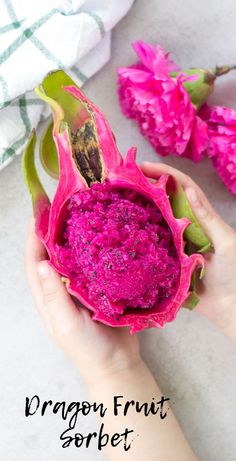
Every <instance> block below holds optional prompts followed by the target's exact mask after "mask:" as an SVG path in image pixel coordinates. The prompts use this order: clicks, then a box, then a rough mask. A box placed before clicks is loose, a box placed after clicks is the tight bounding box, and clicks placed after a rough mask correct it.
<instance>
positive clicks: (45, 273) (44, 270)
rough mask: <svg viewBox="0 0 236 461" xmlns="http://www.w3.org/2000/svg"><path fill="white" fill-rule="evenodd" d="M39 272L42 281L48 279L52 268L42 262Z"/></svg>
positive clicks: (39, 265)
mask: <svg viewBox="0 0 236 461" xmlns="http://www.w3.org/2000/svg"><path fill="white" fill-rule="evenodd" d="M37 271H38V274H39V276H40V277H41V278H42V279H46V278H48V277H49V275H50V267H49V265H48V263H47V262H46V261H43V262H40V263H39V264H38V267H37Z"/></svg>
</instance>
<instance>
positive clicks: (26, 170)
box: [22, 130, 49, 212]
mask: <svg viewBox="0 0 236 461" xmlns="http://www.w3.org/2000/svg"><path fill="white" fill-rule="evenodd" d="M35 143H36V134H35V130H33V131H32V133H31V136H30V138H29V141H28V143H27V145H26V148H25V151H24V153H23V158H22V167H23V174H24V177H25V180H26V184H27V186H28V189H29V191H30V194H31V197H32V204H33V209H34V212H36V211H37V207H38V204H39V203H40V202H41V201H42V199H45V200H46V201H49V199H48V196H47V194H46V192H45V189H44V187H43V186H42V183H41V181H40V179H39V176H38V173H37V170H36V167H35V162H34V149H35Z"/></svg>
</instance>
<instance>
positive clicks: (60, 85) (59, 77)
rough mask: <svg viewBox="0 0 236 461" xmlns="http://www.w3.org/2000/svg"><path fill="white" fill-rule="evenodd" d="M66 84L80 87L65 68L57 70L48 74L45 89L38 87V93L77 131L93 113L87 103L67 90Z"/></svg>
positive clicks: (61, 118)
mask: <svg viewBox="0 0 236 461" xmlns="http://www.w3.org/2000/svg"><path fill="white" fill-rule="evenodd" d="M65 86H74V87H77V88H78V86H77V85H76V83H75V82H74V81H73V80H72V78H70V76H69V75H67V74H66V73H65V72H64V71H63V70H56V71H54V72H50V73H49V74H48V75H46V77H45V78H44V79H43V82H42V89H43V91H42V90H41V89H40V88H39V87H38V88H37V89H36V93H37V94H38V96H39V97H40V98H41V99H44V100H45V101H46V102H47V103H49V104H50V105H51V106H52V109H53V110H54V112H56V114H57V116H58V118H59V121H61V120H65V121H66V122H67V123H68V125H69V127H70V129H71V131H73V132H76V131H77V130H78V129H79V128H80V127H81V126H82V125H83V124H84V123H85V121H86V120H88V119H90V118H91V115H90V113H89V112H88V110H87V107H86V104H85V103H82V102H81V101H80V100H79V99H76V98H75V97H74V96H72V95H71V94H70V93H68V92H67V91H65V90H64V87H65ZM59 112H60V113H59ZM58 130H59V126H58Z"/></svg>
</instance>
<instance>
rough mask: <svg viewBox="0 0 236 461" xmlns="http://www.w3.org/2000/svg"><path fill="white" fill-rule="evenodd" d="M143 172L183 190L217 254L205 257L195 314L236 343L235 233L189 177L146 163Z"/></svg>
mask: <svg viewBox="0 0 236 461" xmlns="http://www.w3.org/2000/svg"><path fill="white" fill-rule="evenodd" d="M141 168H142V171H143V173H144V174H145V175H146V176H147V177H148V178H152V179H157V178H158V177H159V176H160V175H161V174H164V173H167V174H171V175H172V176H173V177H174V178H176V180H177V181H179V182H180V183H181V184H182V186H183V187H184V189H185V193H186V195H187V198H188V200H189V202H190V204H191V207H192V209H193V211H194V213H195V215H196V217H197V219H198V221H199V222H200V224H201V226H202V227H203V229H204V230H205V232H206V234H207V235H208V237H209V238H210V240H211V241H212V243H213V246H214V253H210V254H207V255H205V257H206V259H207V266H206V274H205V277H204V279H203V281H202V283H201V285H200V287H199V290H200V291H199V294H200V302H199V304H198V305H197V307H196V309H195V310H196V311H198V312H200V313H201V314H203V315H205V316H206V317H208V318H209V319H210V320H212V321H213V322H214V323H215V324H216V325H217V326H218V327H219V328H220V329H221V330H222V331H223V332H224V333H225V334H227V335H228V336H229V337H231V339H233V340H234V341H235V342H236V232H235V231H234V230H233V229H232V228H231V227H230V226H228V225H227V224H226V223H225V222H224V221H223V220H222V218H221V217H220V216H219V215H218V214H217V213H216V211H215V210H214V209H213V208H212V206H211V204H210V203H209V202H208V200H207V198H206V196H205V195H204V193H203V191H202V190H201V189H200V188H199V187H198V186H197V184H196V183H195V182H194V181H193V180H192V179H191V178H190V177H189V176H187V175H185V174H184V173H181V172H180V171H178V170H176V169H175V168H172V167H170V166H168V165H165V164H162V163H149V162H143V163H142V164H141Z"/></svg>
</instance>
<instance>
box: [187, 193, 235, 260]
mask: <svg viewBox="0 0 236 461" xmlns="http://www.w3.org/2000/svg"><path fill="white" fill-rule="evenodd" d="M185 193H186V195H187V198H188V201H189V203H190V205H191V208H192V210H193V212H194V214H195V216H196V218H197V219H198V221H199V223H200V224H201V226H202V227H203V229H204V230H205V232H206V233H207V235H208V236H209V237H210V239H211V240H212V243H213V245H214V247H215V249H216V251H217V252H218V253H221V252H224V249H225V248H226V246H227V245H230V246H231V245H232V242H233V241H235V239H236V234H235V232H234V231H233V229H231V227H230V226H228V225H227V224H226V223H225V222H224V221H223V219H222V218H221V217H220V216H219V215H218V214H217V213H216V212H215V210H214V209H213V208H212V207H211V206H209V202H208V201H207V200H204V197H203V199H202V196H200V195H199V194H198V191H197V189H196V188H194V187H192V186H187V187H186V189H185Z"/></svg>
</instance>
